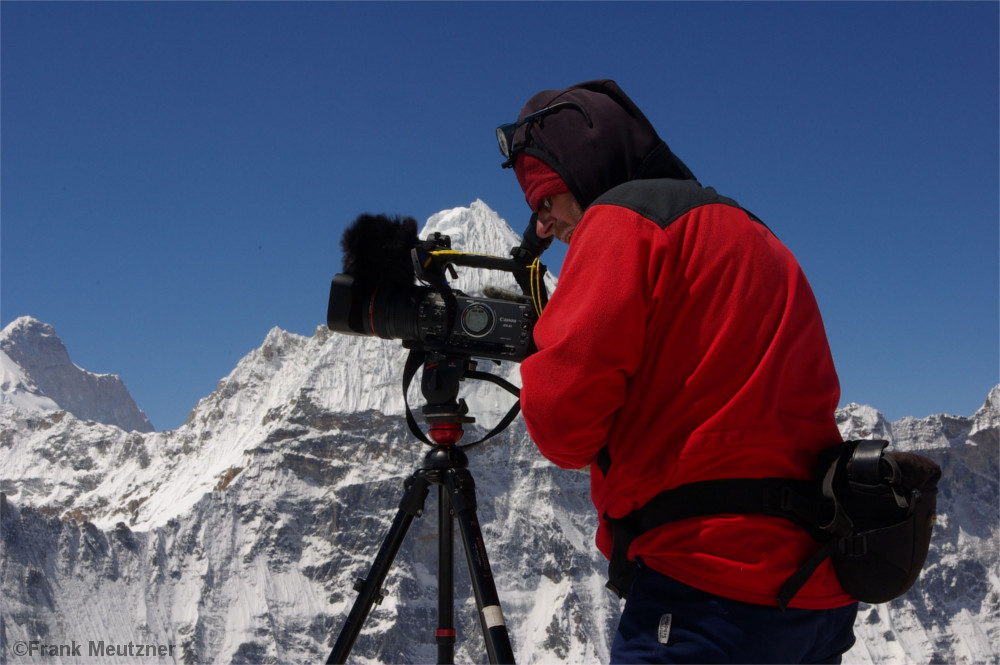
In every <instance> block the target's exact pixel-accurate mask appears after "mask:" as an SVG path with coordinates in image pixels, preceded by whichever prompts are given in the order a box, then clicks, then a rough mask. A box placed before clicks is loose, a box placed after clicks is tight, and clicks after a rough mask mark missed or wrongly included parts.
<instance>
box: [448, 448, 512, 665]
mask: <svg viewBox="0 0 1000 665" xmlns="http://www.w3.org/2000/svg"><path fill="white" fill-rule="evenodd" d="M445 483H446V484H447V487H448V492H449V495H450V497H451V506H452V512H453V513H454V515H455V518H456V519H457V520H458V526H459V530H460V532H461V534H462V544H463V545H464V546H465V556H466V560H467V561H468V564H469V574H470V576H471V577H472V591H473V593H474V594H475V596H476V606H477V607H478V608H479V623H480V625H481V626H482V629H483V639H485V640H486V653H487V656H488V657H489V660H490V662H491V663H513V662H514V649H513V647H512V646H511V644H510V635H509V634H508V633H507V624H506V623H504V618H503V612H502V611H501V609H500V597H499V595H498V594H497V588H496V583H495V582H494V581H493V571H492V570H491V569H490V562H489V559H488V558H487V556H486V544H485V543H484V542H483V532H482V529H481V528H480V526H479V517H478V516H477V515H476V487H475V482H474V481H473V480H472V474H471V473H469V470H468V469H464V468H463V469H450V470H449V471H448V472H447V473H446V474H445Z"/></svg>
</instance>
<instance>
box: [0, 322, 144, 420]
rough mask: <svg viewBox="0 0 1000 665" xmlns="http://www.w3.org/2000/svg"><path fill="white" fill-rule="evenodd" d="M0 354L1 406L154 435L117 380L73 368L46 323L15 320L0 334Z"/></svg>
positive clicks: (120, 382) (56, 337)
mask: <svg viewBox="0 0 1000 665" xmlns="http://www.w3.org/2000/svg"><path fill="white" fill-rule="evenodd" d="M0 351H2V352H3V353H4V356H5V358H4V375H5V380H4V382H3V391H2V400H3V403H4V404H6V405H11V406H13V407H15V408H19V409H22V410H28V411H38V410H51V409H53V408H58V409H62V410H65V411H69V412H70V413H72V414H73V415H75V416H76V417H77V418H80V419H81V420H94V421H96V422H99V423H104V424H107V425H115V426H117V427H121V428H122V429H124V430H131V431H139V432H150V431H152V430H153V425H152V424H151V423H150V422H149V419H148V418H146V415H145V414H144V413H143V412H142V411H141V410H140V409H139V407H138V406H136V403H135V401H134V400H133V399H132V396H131V395H130V394H129V392H128V389H127V388H126V387H125V384H124V383H123V382H122V380H121V378H119V377H118V376H116V375H114V374H94V373H92V372H88V371H86V370H83V369H81V368H79V367H77V366H76V365H74V364H73V361H71V360H70V357H69V352H68V351H67V350H66V347H65V346H64V345H63V343H62V340H61V339H59V336H58V335H57V334H56V331H55V328H53V327H52V326H51V325H49V324H48V323H43V322H41V321H39V320H37V319H35V318H33V317H30V316H22V317H19V318H17V319H15V320H14V321H12V322H11V323H9V324H8V325H7V326H6V327H5V328H4V329H3V331H0ZM15 375H16V377H15ZM8 377H9V378H8ZM29 396H30V398H29Z"/></svg>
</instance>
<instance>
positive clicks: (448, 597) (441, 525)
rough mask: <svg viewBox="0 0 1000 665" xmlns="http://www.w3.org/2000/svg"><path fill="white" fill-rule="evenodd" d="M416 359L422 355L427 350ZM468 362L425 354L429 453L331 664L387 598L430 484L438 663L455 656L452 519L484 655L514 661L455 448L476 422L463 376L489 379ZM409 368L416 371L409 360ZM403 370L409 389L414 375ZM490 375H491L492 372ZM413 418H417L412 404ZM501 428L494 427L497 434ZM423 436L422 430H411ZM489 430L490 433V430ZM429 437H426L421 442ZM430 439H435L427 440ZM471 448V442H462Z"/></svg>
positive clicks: (471, 488) (361, 584)
mask: <svg viewBox="0 0 1000 665" xmlns="http://www.w3.org/2000/svg"><path fill="white" fill-rule="evenodd" d="M412 358H418V359H420V358H422V355H418V356H414V355H412V354H411V359H412ZM470 364H471V361H470V360H469V359H468V358H467V357H464V356H450V355H445V354H439V353H428V354H427V357H426V360H424V375H423V380H422V382H421V390H422V391H423V394H424V397H425V399H426V400H427V404H426V405H425V406H424V407H423V409H422V410H423V412H424V415H425V416H426V418H427V421H428V422H429V423H430V424H431V428H430V431H429V435H430V438H431V440H432V441H433V444H430V445H432V448H431V450H430V452H428V453H427V455H426V456H425V457H424V461H423V463H422V465H421V467H420V468H419V469H417V471H416V472H415V473H414V474H413V475H412V476H410V477H409V478H407V480H406V481H405V483H404V488H405V492H404V494H403V498H402V500H401V501H400V503H399V510H398V511H397V512H396V517H395V519H393V522H392V526H391V527H390V528H389V532H388V534H387V535H386V537H385V539H384V540H383V542H382V546H381V548H380V549H379V551H378V554H377V555H376V556H375V561H374V562H373V563H372V567H371V570H370V571H369V572H368V577H366V578H365V579H364V580H359V581H358V584H357V585H356V586H355V590H357V591H358V592H359V595H358V598H357V600H356V601H355V602H354V606H353V607H352V608H351V612H350V614H349V615H348V617H347V621H346V622H345V623H344V627H343V628H342V629H341V631H340V636H339V637H338V638H337V642H336V644H335V645H334V647H333V651H332V652H331V653H330V657H329V658H328V659H327V661H326V662H327V663H345V662H346V661H347V657H348V656H349V655H350V652H351V648H352V647H353V646H354V642H355V640H357V638H358V634H359V633H360V632H361V625H362V624H363V623H364V621H365V619H366V618H367V617H368V613H369V612H370V611H371V608H372V605H373V604H374V603H376V602H378V601H380V600H381V598H382V592H381V588H382V584H383V582H384V581H385V578H386V575H388V573H389V568H390V567H391V566H392V562H393V560H395V558H396V554H397V553H398V552H399V548H400V546H401V545H402V543H403V539H404V538H405V536H406V532H407V530H408V529H409V527H410V524H411V523H412V522H413V518H415V517H419V516H420V515H421V514H423V510H424V501H425V500H426V499H427V494H428V492H429V491H430V488H431V486H437V488H438V626H437V630H436V637H437V645H438V662H439V663H452V662H453V661H454V653H455V613H454V531H453V526H454V521H456V520H457V522H458V526H459V533H460V534H461V537H462V544H463V545H464V547H465V556H466V560H467V562H468V566H469V573H470V575H471V577H472V590H473V593H474V594H475V597H476V606H477V608H478V609H479V622H480V625H481V627H482V630H483V638H484V639H485V641H486V652H487V655H488V657H489V661H490V662H491V663H513V662H514V651H513V648H512V647H511V644H510V636H509V635H508V634H507V626H506V624H505V623H504V618H503V612H502V611H501V609H500V600H499V597H498V596H497V590H496V584H495V583H494V581H493V573H492V571H491V570H490V562H489V560H488V559H487V556H486V546H485V543H484V542H483V534H482V530H481V529H480V526H479V518H478V517H477V515H476V489H475V483H474V481H473V479H472V474H471V473H470V472H469V469H468V465H469V461H468V458H467V457H466V455H465V452H464V451H463V449H462V448H463V447H460V446H458V445H457V444H458V441H459V440H460V439H461V438H462V435H463V430H462V424H463V423H468V422H473V421H474V419H473V418H469V417H468V416H466V414H467V413H468V408H467V407H466V406H465V403H464V401H458V400H457V396H458V383H459V381H460V380H461V379H462V378H463V377H464V376H471V375H473V374H475V375H476V376H475V377H474V378H484V377H482V376H480V375H479V373H476V372H469V371H468V370H469V367H470ZM407 366H408V373H409V374H410V376H412V372H413V371H415V370H414V369H413V368H412V367H411V363H410V361H408V362H407ZM405 374H406V373H404V382H403V383H404V391H405V387H406V386H407V385H408V384H409V378H407V377H406V376H405ZM487 376H490V375H487ZM407 411H408V413H407V416H408V420H410V421H411V429H413V422H412V417H411V416H410V414H409V410H408V409H407ZM496 431H498V430H494V433H495V432H496ZM414 433H415V434H417V435H418V436H419V438H421V439H424V437H423V436H422V435H420V433H419V430H415V431H414ZM491 434H492V433H491ZM424 440H425V441H426V439H424ZM428 443H430V442H428ZM464 447H465V448H468V446H464Z"/></svg>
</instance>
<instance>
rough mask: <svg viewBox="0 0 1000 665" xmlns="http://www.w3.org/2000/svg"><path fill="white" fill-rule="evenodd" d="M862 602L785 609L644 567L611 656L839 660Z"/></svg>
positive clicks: (620, 659) (624, 659)
mask: <svg viewBox="0 0 1000 665" xmlns="http://www.w3.org/2000/svg"><path fill="white" fill-rule="evenodd" d="M857 612H858V605H857V603H854V604H852V605H848V606H846V607H840V608H837V609H832V610H797V609H787V610H784V611H782V610H781V609H780V608H778V607H766V606H762V605H751V604H748V603H741V602H739V601H735V600H729V599H727V598H720V597H719V596H714V595H712V594H710V593H705V592H704V591H699V590H698V589H694V588H692V587H689V586H687V585H686V584H681V583H680V582H678V581H676V580H673V579H670V578H669V577H667V576H665V575H661V574H660V573H658V572H656V571H654V570H651V569H649V568H645V567H643V568H642V569H641V570H640V571H639V573H638V575H637V576H636V579H635V583H634V584H633V585H632V593H631V594H630V595H629V597H628V600H627V601H626V602H625V610H624V612H623V613H622V618H621V622H620V623H619V625H618V632H617V633H616V634H615V638H614V641H613V642H612V644H611V662H612V663H623V664H624V663H840V662H841V656H842V655H843V654H844V653H845V652H846V651H847V650H848V649H850V648H851V646H853V645H854V619H855V617H856V616H857Z"/></svg>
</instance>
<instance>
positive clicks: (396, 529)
mask: <svg viewBox="0 0 1000 665" xmlns="http://www.w3.org/2000/svg"><path fill="white" fill-rule="evenodd" d="M429 487H430V481H429V480H428V479H427V477H426V475H425V474H424V472H423V471H417V472H416V473H415V474H413V475H412V476H410V478H409V479H408V480H407V482H406V492H405V493H404V494H403V498H402V500H401V501H400V502H399V510H398V511H397V512H396V517H395V518H394V519H393V521H392V526H391V527H389V533H388V534H386V537H385V540H383V541H382V547H381V548H379V551H378V554H377V555H376V556H375V561H374V562H373V563H372V567H371V570H370V571H369V572H368V577H366V578H365V579H364V580H360V581H359V585H358V586H356V587H355V588H356V589H357V591H358V598H357V600H355V601H354V606H353V607H352V608H351V613H350V614H349V615H348V616H347V621H345V622H344V627H343V628H342V629H341V631H340V636H339V637H338V638H337V643H336V644H334V646H333V651H331V652H330V657H329V658H327V661H326V662H327V663H328V664H329V663H346V662H347V657H348V656H349V655H350V653H351V648H352V647H353V646H354V642H355V640H357V639H358V634H359V633H360V632H361V625H362V624H363V623H364V621H365V619H366V618H367V617H368V613H369V612H370V611H371V609H372V605H373V604H375V602H376V601H380V600H381V589H382V583H383V582H385V578H386V575H388V574H389V568H390V567H391V566H392V562H393V561H394V560H395V558H396V554H397V553H398V552H399V548H400V546H401V545H402V544H403V538H404V537H405V536H406V531H407V529H409V528H410V524H411V523H412V522H413V518H414V517H417V516H419V515H420V514H421V513H422V512H423V509H424V501H425V500H426V499H427V493H428V491H429Z"/></svg>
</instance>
